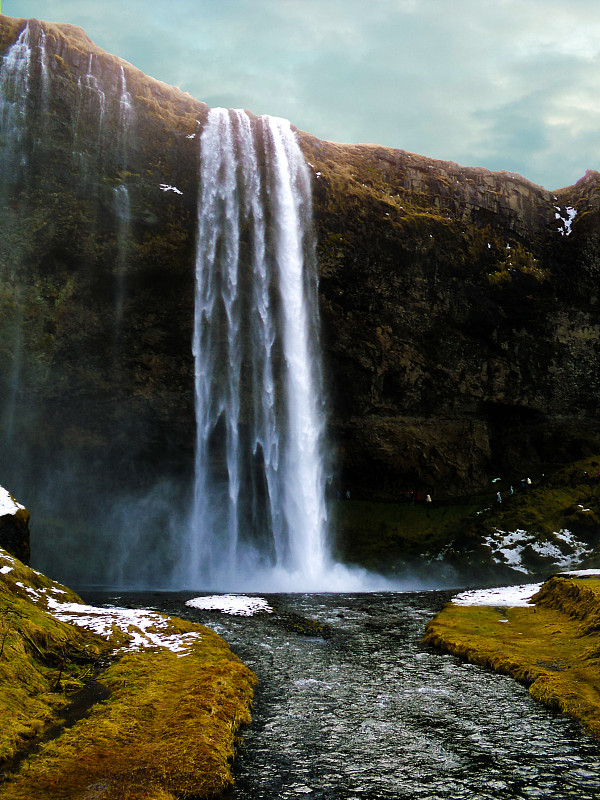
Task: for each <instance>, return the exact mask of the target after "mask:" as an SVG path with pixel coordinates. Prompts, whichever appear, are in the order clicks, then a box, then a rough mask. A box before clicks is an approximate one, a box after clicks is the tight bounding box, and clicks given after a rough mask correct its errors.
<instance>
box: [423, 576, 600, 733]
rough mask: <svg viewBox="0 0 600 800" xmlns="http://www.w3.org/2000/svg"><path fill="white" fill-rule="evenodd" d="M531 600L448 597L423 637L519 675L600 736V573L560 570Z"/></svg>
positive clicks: (536, 694)
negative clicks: (597, 576) (471, 602)
mask: <svg viewBox="0 0 600 800" xmlns="http://www.w3.org/2000/svg"><path fill="white" fill-rule="evenodd" d="M533 600H534V601H535V603H536V605H535V606H531V607H516V608H497V607H490V606H458V605H453V604H452V603H450V604H448V605H447V606H445V607H444V609H442V611H441V612H440V613H439V614H437V616H436V617H434V619H433V620H431V621H430V622H429V623H428V625H427V627H426V629H425V636H424V639H423V641H424V642H425V643H427V644H429V645H431V646H433V647H435V648H436V649H438V650H441V651H443V652H447V653H452V654H453V655H456V656H458V657H460V658H463V659H465V660H466V661H470V662H471V663H473V664H480V665H482V666H485V667H490V668H491V669H493V670H495V671H496V672H500V673H502V674H506V675H510V676H512V677H514V678H516V679H517V680H518V681H520V682H522V683H524V684H525V685H526V686H528V687H529V693H530V694H531V696H532V697H533V698H534V699H536V700H539V701H540V702H542V703H544V704H545V705H547V706H549V707H550V708H553V709H556V710H559V711H562V712H563V713H565V714H567V715H569V716H570V717H573V718H574V719H577V720H579V721H580V722H581V723H582V724H583V725H584V726H585V728H586V729H587V730H588V731H589V732H590V733H591V734H592V735H594V736H595V737H600V671H599V669H598V668H599V666H600V631H599V629H598V627H596V626H595V624H594V623H595V622H597V620H598V618H599V615H600V580H587V579H586V580H571V579H568V578H562V577H554V578H552V579H550V580H549V581H548V582H547V583H545V584H544V586H543V587H542V590H541V591H540V592H539V593H538V594H537V595H535V596H534V598H533Z"/></svg>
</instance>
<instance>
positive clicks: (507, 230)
mask: <svg viewBox="0 0 600 800" xmlns="http://www.w3.org/2000/svg"><path fill="white" fill-rule="evenodd" d="M302 141H303V144H304V148H305V152H306V155H307V159H308V161H309V162H311V163H312V164H314V168H315V205H316V223H317V226H318V234H319V263H320V269H321V284H320V285H321V296H322V318H323V324H324V329H325V334H324V338H325V353H326V359H327V366H328V369H327V373H328V374H329V376H330V378H331V392H332V397H333V403H332V406H333V409H334V411H333V413H332V418H331V427H332V431H333V435H334V438H335V439H336V441H337V442H338V443H339V447H340V462H341V464H342V465H343V472H344V480H345V482H346V483H347V485H348V486H350V487H351V488H352V489H354V490H355V491H357V492H358V493H360V494H361V495H363V496H364V495H367V496H371V497H381V498H392V497H394V496H396V497H397V496H398V493H399V492H401V491H402V490H403V489H404V488H410V487H411V485H412V487H413V488H418V487H419V486H420V487H422V488H425V489H429V487H431V489H433V490H435V491H437V492H438V495H439V494H442V493H444V494H453V493H458V492H461V491H463V490H464V489H465V488H467V487H469V488H473V487H477V486H481V485H483V484H484V483H485V482H486V480H487V479H488V477H489V476H490V472H492V471H493V472H497V473H498V472H499V473H504V474H509V475H511V474H512V475H514V474H515V473H520V472H521V471H532V470H533V471H536V470H539V469H540V465H544V464H548V463H556V462H561V461H570V460H573V459H575V458H578V457H580V456H582V455H586V454H588V453H589V452H593V451H594V450H597V447H598V433H599V428H598V417H597V408H598V402H597V396H598V383H599V378H600V374H599V370H598V355H599V338H598V337H599V332H600V328H599V317H598V297H597V296H598V289H597V283H598V278H597V275H598V266H599V261H598V242H599V238H598V230H599V222H600V216H599V203H600V175H599V174H598V173H597V172H588V173H587V174H586V176H585V177H584V178H583V179H582V180H580V181H579V182H578V183H577V184H576V185H575V186H573V187H569V188H567V189H562V190H560V191H558V192H555V193H552V192H548V191H546V190H544V189H543V188H541V187H539V186H535V185H533V184H531V183H529V182H528V181H526V180H525V179H523V178H521V177H520V176H518V175H514V174H508V173H490V172H487V171H485V170H483V169H468V168H463V167H459V166H458V165H456V164H452V163H447V162H439V161H437V162H436V161H432V160H430V159H426V158H423V157H421V156H416V155H413V154H410V153H405V152H402V151H394V150H389V149H385V148H382V147H376V146H363V145H358V146H341V145H336V144H332V143H329V142H320V141H318V140H316V139H314V138H312V137H308V136H304V135H303V138H302ZM573 210H576V211H577V213H576V215H574V212H573Z"/></svg>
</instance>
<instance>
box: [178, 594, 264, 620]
mask: <svg viewBox="0 0 600 800" xmlns="http://www.w3.org/2000/svg"><path fill="white" fill-rule="evenodd" d="M186 606H190V608H199V609H201V610H204V611H222V612H223V613H224V614H233V615H234V616H238V617H251V616H252V615H253V614H259V613H260V612H261V611H262V612H265V613H267V614H272V613H273V609H272V608H271V606H270V605H269V604H268V603H267V601H266V600H265V599H264V598H262V597H248V596H247V595H241V594H214V595H211V596H210V597H193V598H192V599H191V600H188V601H187V603H186Z"/></svg>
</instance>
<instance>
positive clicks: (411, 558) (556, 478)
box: [332, 456, 600, 585]
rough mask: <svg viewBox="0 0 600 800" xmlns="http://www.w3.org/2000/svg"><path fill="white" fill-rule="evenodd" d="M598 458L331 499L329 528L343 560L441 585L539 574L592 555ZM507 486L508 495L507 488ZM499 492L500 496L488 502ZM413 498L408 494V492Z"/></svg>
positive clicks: (599, 520)
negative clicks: (400, 496) (457, 486)
mask: <svg viewBox="0 0 600 800" xmlns="http://www.w3.org/2000/svg"><path fill="white" fill-rule="evenodd" d="M599 469H600V457H599V456H595V457H593V456H592V457H590V458H587V459H582V460H580V461H577V462H574V463H573V464H569V465H568V466H565V467H562V468H560V469H557V470H555V471H553V472H551V473H548V474H547V475H542V474H540V473H538V474H534V476H533V481H532V483H531V484H528V483H527V477H528V476H526V475H522V474H519V473H518V474H517V475H516V476H515V479H514V480H512V481H511V480H508V479H502V480H498V481H497V482H495V483H492V484H490V487H489V489H488V491H486V492H482V493H479V494H475V495H467V496H464V497H462V498H456V499H442V500H437V498H436V497H435V495H434V499H433V502H431V503H427V502H425V495H424V494H421V493H419V496H420V497H421V500H420V501H415V502H412V501H411V497H410V495H409V496H408V498H405V500H404V502H402V503H376V502H372V501H366V500H353V499H350V500H341V499H340V500H338V501H336V503H335V504H334V509H333V519H332V528H333V529H334V530H335V532H336V540H335V548H336V554H337V556H338V557H340V558H341V559H342V560H344V561H347V562H349V563H354V564H359V565H361V566H364V567H367V568H369V569H372V570H375V571H378V572H383V573H386V574H389V575H396V576H403V577H408V576H410V575H412V576H413V577H414V576H418V577H419V578H421V579H426V578H427V577H428V576H429V577H430V578H431V576H432V570H433V573H434V575H435V578H434V579H435V580H437V581H439V580H440V579H442V580H443V581H444V582H445V583H446V584H449V585H460V584H463V583H471V582H475V581H477V582H482V581H493V580H506V581H514V580H522V579H523V577H524V576H527V575H529V576H536V577H545V576H546V575H548V573H550V572H552V571H553V570H554V571H555V570H558V569H565V568H569V567H573V566H583V567H587V566H594V565H595V564H597V563H598V561H599V559H600V477H599V475H598V472H599ZM511 486H512V488H513V493H512V494H511V491H510V489H511ZM497 492H500V497H501V500H502V502H501V503H499V502H498V500H497ZM416 497H417V492H416V491H415V492H414V494H413V498H416Z"/></svg>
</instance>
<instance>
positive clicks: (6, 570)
mask: <svg viewBox="0 0 600 800" xmlns="http://www.w3.org/2000/svg"><path fill="white" fill-rule="evenodd" d="M12 571H13V568H12V567H0V575H8V573H9V572H12Z"/></svg>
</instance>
